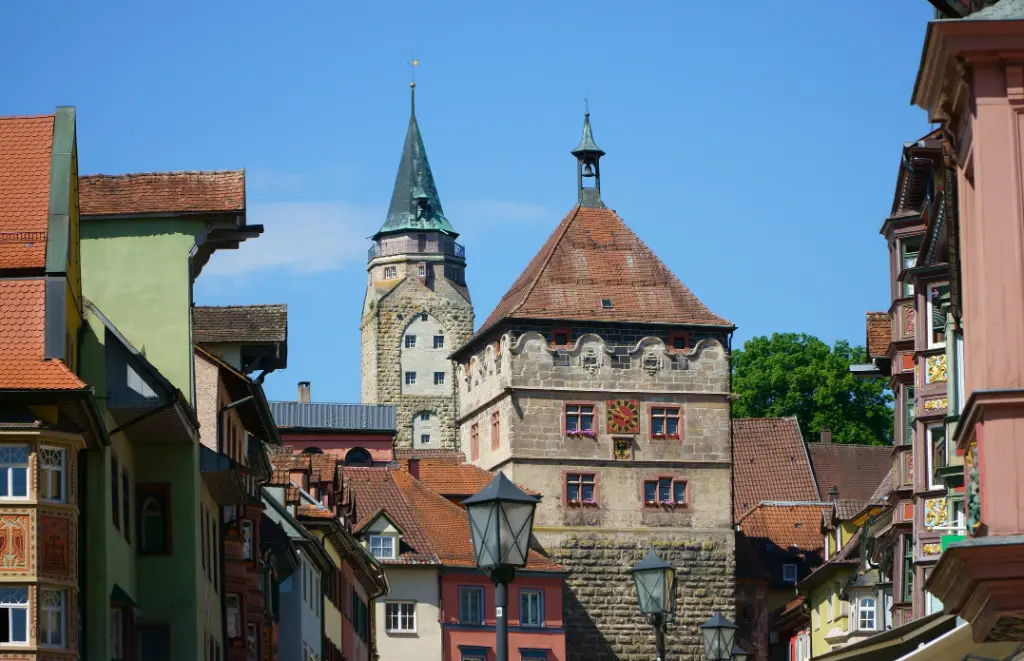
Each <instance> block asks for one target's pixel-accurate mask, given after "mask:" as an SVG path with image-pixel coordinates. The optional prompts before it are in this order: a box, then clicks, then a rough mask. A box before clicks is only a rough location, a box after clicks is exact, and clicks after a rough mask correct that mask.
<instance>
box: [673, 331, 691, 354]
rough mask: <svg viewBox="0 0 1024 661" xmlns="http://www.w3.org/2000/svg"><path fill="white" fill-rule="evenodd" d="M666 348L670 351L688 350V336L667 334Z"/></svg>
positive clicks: (685, 334)
mask: <svg viewBox="0 0 1024 661" xmlns="http://www.w3.org/2000/svg"><path fill="white" fill-rule="evenodd" d="M668 347H669V350H671V351H686V350H687V349H689V348H690V334H689V333H669V335H668Z"/></svg>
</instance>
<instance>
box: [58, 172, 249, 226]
mask: <svg viewBox="0 0 1024 661" xmlns="http://www.w3.org/2000/svg"><path fill="white" fill-rule="evenodd" d="M78 204H79V209H80V212H81V214H82V215H87V216H108V215H138V214H147V213H201V212H209V213H230V212H239V213H241V212H244V211H245V170H224V171H213V172H144V173H138V174H118V175H107V174H91V175H86V176H83V177H79V178H78Z"/></svg>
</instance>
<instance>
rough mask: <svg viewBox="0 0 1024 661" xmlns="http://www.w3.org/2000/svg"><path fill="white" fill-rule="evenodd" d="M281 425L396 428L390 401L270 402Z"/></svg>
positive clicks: (386, 429)
mask: <svg viewBox="0 0 1024 661" xmlns="http://www.w3.org/2000/svg"><path fill="white" fill-rule="evenodd" d="M270 410H271V412H273V414H274V421H275V422H277V426H278V427H280V428H286V427H290V428H298V429H340V430H344V431H362V432H369V431H380V432H394V431H395V407H394V406H391V405H389V404H331V403H322V402H308V403H306V402H270Z"/></svg>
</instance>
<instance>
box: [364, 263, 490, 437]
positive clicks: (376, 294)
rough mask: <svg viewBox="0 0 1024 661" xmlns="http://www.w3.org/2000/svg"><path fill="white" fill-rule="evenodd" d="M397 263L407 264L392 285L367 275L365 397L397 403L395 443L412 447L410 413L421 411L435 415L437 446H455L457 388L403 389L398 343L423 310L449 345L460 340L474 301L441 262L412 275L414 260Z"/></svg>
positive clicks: (469, 331)
mask: <svg viewBox="0 0 1024 661" xmlns="http://www.w3.org/2000/svg"><path fill="white" fill-rule="evenodd" d="M397 266H398V267H399V268H400V269H405V274H404V279H402V280H401V281H400V282H398V283H397V284H395V285H394V286H391V287H390V288H381V286H380V283H379V282H378V281H375V280H373V279H372V275H371V281H370V287H369V290H368V291H367V299H368V302H367V304H366V305H365V307H364V317H363V323H362V336H363V380H362V398H363V402H364V403H376V404H394V405H395V406H396V407H397V411H396V416H397V417H396V422H397V427H398V432H397V435H396V439H395V446H396V447H403V448H408V447H412V422H413V415H414V414H416V413H418V412H420V411H432V412H434V413H435V414H436V415H437V416H438V424H437V430H438V434H439V435H440V437H441V438H440V447H445V448H449V447H456V446H457V445H458V443H457V439H456V436H455V418H456V414H457V401H458V396H457V391H456V390H455V389H454V388H453V390H452V392H451V394H448V395H444V396H429V395H404V394H402V380H401V379H402V367H401V348H402V342H403V338H404V335H405V329H406V327H407V326H408V325H409V322H410V321H411V320H412V317H413V315H415V314H418V313H421V312H427V313H428V314H429V315H430V316H431V317H433V318H434V319H436V320H437V322H438V323H439V324H440V326H441V327H442V328H443V329H444V333H445V336H446V340H447V341H449V342H450V343H451V346H452V348H453V349H454V347H458V346H460V345H461V344H462V343H464V342H465V341H466V340H467V339H469V337H470V336H471V335H472V333H473V305H472V303H470V301H469V300H468V298H467V296H466V294H465V293H464V289H463V288H461V287H459V286H457V285H455V284H453V283H452V282H450V281H449V280H446V279H445V278H444V277H443V276H441V274H440V273H438V272H439V271H441V269H442V264H436V265H428V266H431V268H432V270H431V271H429V273H431V276H430V277H428V278H426V279H420V278H418V277H416V276H415V275H414V273H415V269H416V268H417V266H416V265H415V264H412V263H404V262H398V263H397ZM431 378H432V376H431ZM373 386H375V387H373Z"/></svg>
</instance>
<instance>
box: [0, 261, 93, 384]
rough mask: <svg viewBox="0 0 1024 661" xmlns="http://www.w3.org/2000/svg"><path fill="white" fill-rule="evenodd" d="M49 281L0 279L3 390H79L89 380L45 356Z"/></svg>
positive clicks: (0, 345)
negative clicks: (46, 282)
mask: <svg viewBox="0 0 1024 661" xmlns="http://www.w3.org/2000/svg"><path fill="white" fill-rule="evenodd" d="M45 288H46V285H45V282H44V280H43V279H42V278H36V279H31V280H0V351H2V355H0V390H78V389H82V388H85V387H86V386H85V384H84V383H83V382H82V381H81V380H80V379H79V378H78V377H77V376H75V374H74V373H73V372H72V371H71V370H69V369H68V368H67V366H66V365H65V364H64V363H63V362H62V361H60V360H57V359H54V360H44V359H43V332H44V329H45V325H46V319H45V315H46V289H45Z"/></svg>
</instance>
